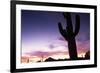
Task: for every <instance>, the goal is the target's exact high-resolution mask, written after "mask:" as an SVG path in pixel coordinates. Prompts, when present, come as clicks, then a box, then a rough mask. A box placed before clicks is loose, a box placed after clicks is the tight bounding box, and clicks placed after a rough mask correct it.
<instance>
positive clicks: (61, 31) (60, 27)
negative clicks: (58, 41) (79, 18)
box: [58, 22, 67, 40]
mask: <svg viewBox="0 0 100 73" xmlns="http://www.w3.org/2000/svg"><path fill="white" fill-rule="evenodd" d="M58 27H59V31H60V33H61V35H62V36H63V37H64V38H65V39H66V40H67V32H66V30H65V29H63V27H62V25H61V23H60V22H59V23H58Z"/></svg>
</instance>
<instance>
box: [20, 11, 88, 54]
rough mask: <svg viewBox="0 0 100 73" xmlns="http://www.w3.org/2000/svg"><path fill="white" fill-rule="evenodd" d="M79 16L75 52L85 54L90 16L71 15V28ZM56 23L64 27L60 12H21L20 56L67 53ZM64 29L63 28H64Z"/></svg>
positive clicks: (82, 14)
mask: <svg viewBox="0 0 100 73" xmlns="http://www.w3.org/2000/svg"><path fill="white" fill-rule="evenodd" d="M76 14H78V15H80V20H81V21H80V31H79V34H78V35H77V36H76V41H77V48H78V49H77V50H78V52H79V53H81V52H86V51H88V50H89V48H90V45H89V44H90V36H89V35H90V15H89V13H74V12H73V13H72V20H73V26H74V23H75V15H76ZM58 22H61V23H62V25H63V27H64V26H66V22H65V19H64V17H63V15H62V12H50V11H30V10H22V11H21V36H22V39H21V40H22V55H26V54H28V55H29V53H30V55H32V54H36V52H44V54H47V53H48V54H49V55H50V54H51V53H50V52H56V53H57V52H59V51H61V52H64V51H67V52H68V47H67V41H65V40H64V39H63V37H62V36H61V34H60V33H59V29H58ZM64 28H65V27H64ZM45 52H46V53H45Z"/></svg>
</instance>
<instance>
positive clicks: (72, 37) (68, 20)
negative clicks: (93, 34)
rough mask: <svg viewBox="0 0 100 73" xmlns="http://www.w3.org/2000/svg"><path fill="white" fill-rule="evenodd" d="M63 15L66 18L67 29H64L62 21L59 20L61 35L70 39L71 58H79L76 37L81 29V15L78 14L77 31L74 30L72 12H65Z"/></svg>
mask: <svg viewBox="0 0 100 73" xmlns="http://www.w3.org/2000/svg"><path fill="white" fill-rule="evenodd" d="M63 15H64V18H65V19H66V24H67V26H66V29H63V28H62V25H61V23H60V22H59V23H58V27H59V31H60V33H61V35H62V36H63V37H64V39H65V40H66V41H68V49H69V56H70V59H78V55H77V47H76V40H75V37H76V35H77V34H78V32H79V29H80V16H79V15H76V24H75V32H73V25H72V19H71V13H63Z"/></svg>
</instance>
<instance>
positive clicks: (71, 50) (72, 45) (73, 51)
mask: <svg viewBox="0 0 100 73" xmlns="http://www.w3.org/2000/svg"><path fill="white" fill-rule="evenodd" d="M68 48H69V54H70V58H71V59H77V47H76V41H75V37H73V38H72V39H70V40H69V41H68Z"/></svg>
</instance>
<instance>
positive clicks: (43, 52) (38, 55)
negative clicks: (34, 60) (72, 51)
mask: <svg viewBox="0 0 100 73" xmlns="http://www.w3.org/2000/svg"><path fill="white" fill-rule="evenodd" d="M26 54H27V55H30V56H37V57H41V56H46V57H48V56H52V55H57V54H64V55H65V54H66V55H67V54H68V51H56V52H45V51H33V52H29V53H26Z"/></svg>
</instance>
